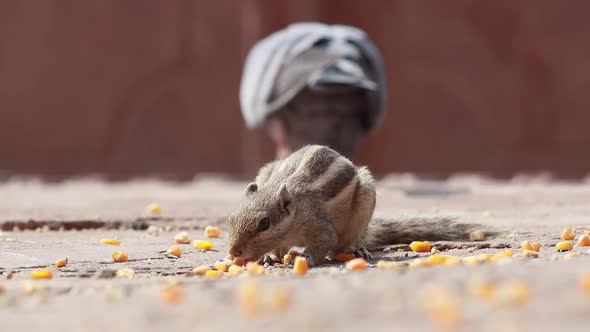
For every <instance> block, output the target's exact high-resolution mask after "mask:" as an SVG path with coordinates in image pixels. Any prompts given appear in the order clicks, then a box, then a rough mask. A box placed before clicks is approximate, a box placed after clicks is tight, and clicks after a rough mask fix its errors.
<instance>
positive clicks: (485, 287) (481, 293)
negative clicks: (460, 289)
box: [469, 281, 496, 300]
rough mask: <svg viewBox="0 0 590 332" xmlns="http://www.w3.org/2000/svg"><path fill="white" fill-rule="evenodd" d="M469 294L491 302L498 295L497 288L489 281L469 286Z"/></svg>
mask: <svg viewBox="0 0 590 332" xmlns="http://www.w3.org/2000/svg"><path fill="white" fill-rule="evenodd" d="M469 293H470V294H471V295H472V296H474V297H477V298H480V299H482V300H491V299H493V298H494V296H495V294H496V286H495V285H494V284H493V283H491V282H489V281H482V282H477V283H473V284H471V285H470V286H469Z"/></svg>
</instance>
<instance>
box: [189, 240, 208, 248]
mask: <svg viewBox="0 0 590 332" xmlns="http://www.w3.org/2000/svg"><path fill="white" fill-rule="evenodd" d="M193 247H194V248H195V249H200V250H211V249H213V243H212V242H209V241H200V240H195V241H193Z"/></svg>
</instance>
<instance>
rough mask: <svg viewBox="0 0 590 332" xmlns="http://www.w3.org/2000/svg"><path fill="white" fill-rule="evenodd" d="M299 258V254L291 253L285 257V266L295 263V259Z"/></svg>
mask: <svg viewBox="0 0 590 332" xmlns="http://www.w3.org/2000/svg"><path fill="white" fill-rule="evenodd" d="M297 256H299V253H298V252H295V251H289V252H288V253H286V254H285V256H283V263H284V264H291V263H293V262H294V261H295V257H297Z"/></svg>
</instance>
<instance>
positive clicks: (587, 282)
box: [578, 272, 590, 294]
mask: <svg viewBox="0 0 590 332" xmlns="http://www.w3.org/2000/svg"><path fill="white" fill-rule="evenodd" d="M578 285H579V286H580V288H581V289H582V290H583V291H584V292H586V293H588V294H590V272H587V273H586V274H584V275H582V276H581V277H580V279H579V280H578Z"/></svg>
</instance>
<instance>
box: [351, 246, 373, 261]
mask: <svg viewBox="0 0 590 332" xmlns="http://www.w3.org/2000/svg"><path fill="white" fill-rule="evenodd" d="M352 253H353V254H354V255H355V256H357V257H362V258H364V259H373V255H372V254H371V252H370V251H369V250H368V249H367V248H365V247H360V248H357V249H355V250H353V251H352Z"/></svg>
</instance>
